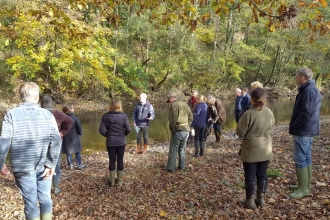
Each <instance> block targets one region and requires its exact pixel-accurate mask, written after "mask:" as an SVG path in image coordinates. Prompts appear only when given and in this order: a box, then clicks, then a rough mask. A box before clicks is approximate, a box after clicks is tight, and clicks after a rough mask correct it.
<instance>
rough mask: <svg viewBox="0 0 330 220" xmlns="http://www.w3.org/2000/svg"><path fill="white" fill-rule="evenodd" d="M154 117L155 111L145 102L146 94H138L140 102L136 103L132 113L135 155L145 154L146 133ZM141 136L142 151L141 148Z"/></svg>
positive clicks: (146, 145)
mask: <svg viewBox="0 0 330 220" xmlns="http://www.w3.org/2000/svg"><path fill="white" fill-rule="evenodd" d="M154 117H155V111H154V108H153V107H152V105H151V104H150V103H149V102H147V94H145V93H141V94H140V102H138V103H137V104H136V106H135V108H134V112H133V126H134V127H135V129H136V132H137V134H136V144H137V146H136V152H135V153H136V154H141V153H142V154H146V153H147V150H148V141H149V138H148V132H149V126H150V120H153V119H154ZM142 136H143V142H144V145H143V151H142V148H141V145H142Z"/></svg>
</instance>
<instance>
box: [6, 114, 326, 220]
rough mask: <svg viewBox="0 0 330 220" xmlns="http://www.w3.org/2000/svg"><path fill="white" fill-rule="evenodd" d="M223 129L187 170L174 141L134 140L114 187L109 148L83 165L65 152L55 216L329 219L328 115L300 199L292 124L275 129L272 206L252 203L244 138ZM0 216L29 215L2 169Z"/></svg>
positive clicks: (85, 158)
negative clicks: (308, 191) (175, 158)
mask: <svg viewBox="0 0 330 220" xmlns="http://www.w3.org/2000/svg"><path fill="white" fill-rule="evenodd" d="M232 134H233V132H232V131H230V132H229V131H227V132H226V131H224V132H223V138H222V139H221V143H220V144H216V143H214V137H213V136H211V138H209V140H208V141H207V143H206V152H205V155H204V156H203V157H198V158H195V157H193V155H194V147H193V145H192V144H191V143H190V144H188V146H187V158H186V169H185V170H183V171H179V170H175V172H173V173H168V172H167V171H166V163H167V152H168V147H169V143H162V144H160V143H153V144H150V151H149V152H148V153H147V154H146V155H140V154H139V155H135V154H133V153H132V152H134V149H135V144H134V143H133V144H128V145H127V149H126V152H125V158H124V167H125V168H124V177H123V181H124V185H123V186H122V187H113V188H109V182H108V176H109V175H108V154H107V152H106V151H102V152H95V153H92V154H90V155H83V161H84V164H86V165H88V167H87V168H86V169H84V170H66V169H65V168H66V164H65V159H64V158H62V164H61V165H62V170H63V173H64V175H63V176H62V180H61V184H60V187H61V188H62V192H61V193H60V194H59V195H54V194H52V199H53V219H58V220H62V219H63V220H64V219H79V220H80V219H86V220H88V219H93V220H95V219H100V220H101V219H102V220H103V219H150V220H153V219H173V220H174V219H175V220H180V219H329V218H330V190H329V185H330V164H329V155H330V119H329V118H322V121H321V131H320V135H319V136H317V137H315V138H314V143H313V180H312V181H313V182H312V195H311V196H308V197H305V198H303V199H301V200H292V199H290V197H289V196H288V195H289V194H290V193H291V191H290V190H289V189H288V186H289V185H293V184H296V176H295V168H294V162H293V159H292V138H291V136H290V135H289V134H288V126H287V125H279V126H276V128H275V129H274V133H273V152H274V155H275V156H274V159H273V160H272V161H271V162H270V163H269V169H275V170H277V171H278V172H279V173H281V174H282V175H281V176H278V177H275V178H270V179H269V184H268V189H267V192H266V198H265V201H266V203H267V206H266V207H264V208H258V209H256V210H247V209H244V208H243V207H242V206H241V205H240V201H241V200H243V199H244V196H245V190H244V172H243V169H242V162H241V161H240V160H239V157H238V150H239V148H240V140H237V139H235V138H234V136H233V135H232ZM0 187H1V194H0V220H7V219H8V220H9V219H24V212H23V200H22V197H21V195H20V193H19V191H18V190H17V187H16V185H15V182H14V178H13V176H12V175H10V176H9V177H4V176H0Z"/></svg>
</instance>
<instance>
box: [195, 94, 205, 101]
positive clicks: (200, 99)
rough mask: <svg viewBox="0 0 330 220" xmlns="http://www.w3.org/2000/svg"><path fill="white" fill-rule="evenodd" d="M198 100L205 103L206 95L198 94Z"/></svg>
mask: <svg viewBox="0 0 330 220" xmlns="http://www.w3.org/2000/svg"><path fill="white" fill-rule="evenodd" d="M196 101H197V103H203V102H205V97H204V96H203V95H201V94H198V95H197V96H196Z"/></svg>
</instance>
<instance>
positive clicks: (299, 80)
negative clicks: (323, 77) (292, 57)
mask: <svg viewBox="0 0 330 220" xmlns="http://www.w3.org/2000/svg"><path fill="white" fill-rule="evenodd" d="M311 79H313V72H312V70H311V69H308V68H301V69H299V70H297V72H296V76H295V81H296V84H297V85H298V86H301V85H302V84H304V83H305V82H307V81H308V80H311Z"/></svg>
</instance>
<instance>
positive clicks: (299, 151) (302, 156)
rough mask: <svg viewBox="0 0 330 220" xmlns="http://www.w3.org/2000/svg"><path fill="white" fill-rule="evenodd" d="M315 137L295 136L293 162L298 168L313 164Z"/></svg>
mask: <svg viewBox="0 0 330 220" xmlns="http://www.w3.org/2000/svg"><path fill="white" fill-rule="evenodd" d="M313 139H314V138H313V137H305V136H293V160H294V162H295V164H296V168H305V167H307V166H308V165H311V164H312V147H313Z"/></svg>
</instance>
